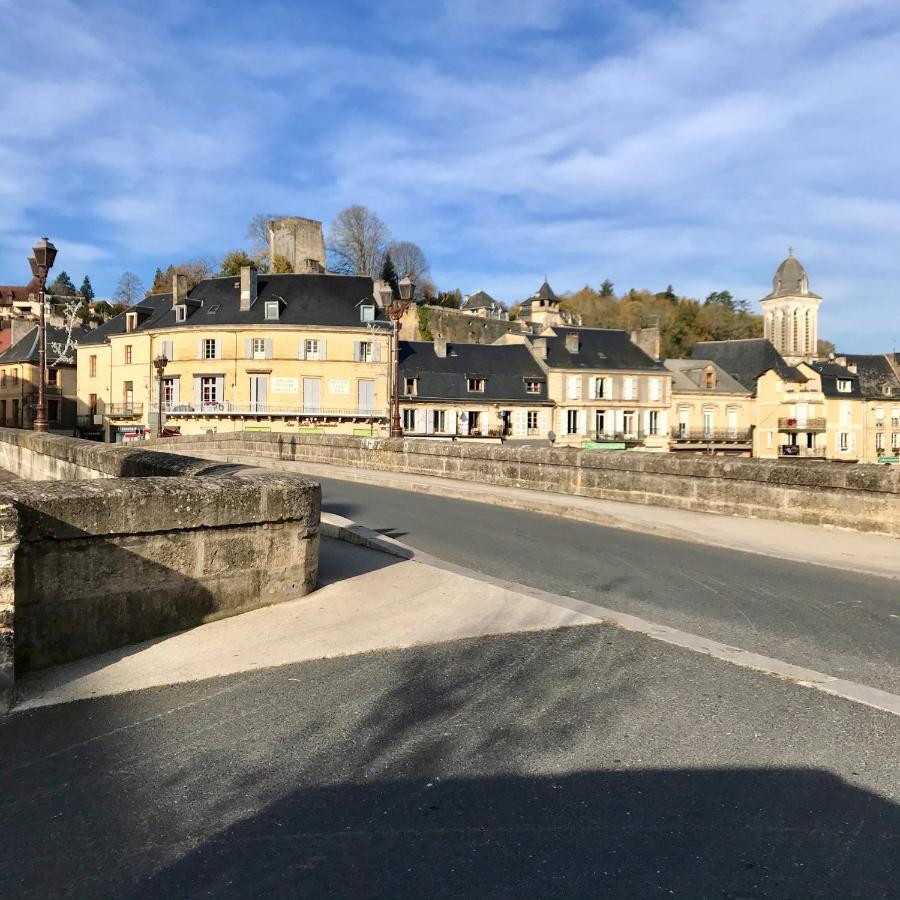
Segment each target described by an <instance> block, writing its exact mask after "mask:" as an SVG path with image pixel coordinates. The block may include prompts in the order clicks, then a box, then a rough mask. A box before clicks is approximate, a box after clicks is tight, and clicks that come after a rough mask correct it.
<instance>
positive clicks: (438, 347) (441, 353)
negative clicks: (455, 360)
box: [434, 337, 447, 359]
mask: <svg viewBox="0 0 900 900" xmlns="http://www.w3.org/2000/svg"><path fill="white" fill-rule="evenodd" d="M434 355H435V356H437V357H438V358H439V359H446V358H447V338H445V337H436V338H435V339H434Z"/></svg>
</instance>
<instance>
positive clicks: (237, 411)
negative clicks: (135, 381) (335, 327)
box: [150, 400, 387, 419]
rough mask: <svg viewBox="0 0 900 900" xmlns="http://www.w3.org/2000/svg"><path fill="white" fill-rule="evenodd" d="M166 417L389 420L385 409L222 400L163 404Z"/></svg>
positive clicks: (154, 407)
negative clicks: (229, 416) (284, 417)
mask: <svg viewBox="0 0 900 900" xmlns="http://www.w3.org/2000/svg"><path fill="white" fill-rule="evenodd" d="M162 410H163V415H167V416H171V417H173V418H177V417H178V416H228V415H234V416H297V417H301V418H309V419H318V418H338V417H343V418H348V419H386V418H387V410H386V409H385V408H383V407H374V406H372V407H332V406H304V405H303V404H299V403H254V402H251V401H248V402H246V403H235V402H233V401H230V400H228V401H221V402H215V403H163V405H162ZM150 411H151V412H153V413H158V412H159V404H158V403H154V404H152V405H151V407H150Z"/></svg>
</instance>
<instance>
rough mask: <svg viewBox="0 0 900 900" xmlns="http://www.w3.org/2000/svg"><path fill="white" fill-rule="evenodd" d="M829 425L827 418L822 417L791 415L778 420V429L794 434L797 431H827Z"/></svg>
mask: <svg viewBox="0 0 900 900" xmlns="http://www.w3.org/2000/svg"><path fill="white" fill-rule="evenodd" d="M827 425H828V421H827V419H820V418H815V419H800V418H795V417H791V416H789V417H787V418H782V419H779V420H778V430H779V431H781V432H783V433H785V434H794V433H796V432H806V433H807V434H818V433H820V432H823V431H825V429H826V427H827Z"/></svg>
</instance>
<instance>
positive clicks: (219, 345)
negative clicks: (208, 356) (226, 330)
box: [216, 338, 222, 359]
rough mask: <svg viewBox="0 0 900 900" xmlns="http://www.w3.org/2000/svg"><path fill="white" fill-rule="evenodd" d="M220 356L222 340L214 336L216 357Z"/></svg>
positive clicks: (219, 357)
mask: <svg viewBox="0 0 900 900" xmlns="http://www.w3.org/2000/svg"><path fill="white" fill-rule="evenodd" d="M221 358H222V340H221V338H216V359H221Z"/></svg>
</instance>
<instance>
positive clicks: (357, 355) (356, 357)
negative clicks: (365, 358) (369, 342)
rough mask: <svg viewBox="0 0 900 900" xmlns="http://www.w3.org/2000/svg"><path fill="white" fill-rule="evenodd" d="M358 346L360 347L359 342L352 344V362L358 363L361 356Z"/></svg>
mask: <svg viewBox="0 0 900 900" xmlns="http://www.w3.org/2000/svg"><path fill="white" fill-rule="evenodd" d="M359 345H360V341H354V342H353V362H359V359H360V357H361V356H362V353H361V352H360V349H359Z"/></svg>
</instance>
